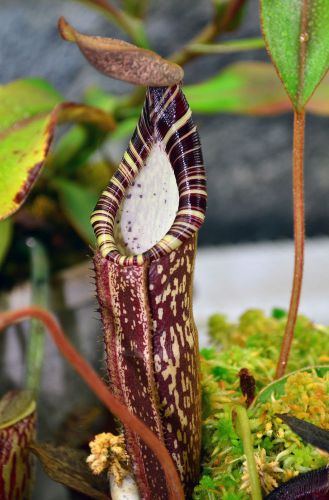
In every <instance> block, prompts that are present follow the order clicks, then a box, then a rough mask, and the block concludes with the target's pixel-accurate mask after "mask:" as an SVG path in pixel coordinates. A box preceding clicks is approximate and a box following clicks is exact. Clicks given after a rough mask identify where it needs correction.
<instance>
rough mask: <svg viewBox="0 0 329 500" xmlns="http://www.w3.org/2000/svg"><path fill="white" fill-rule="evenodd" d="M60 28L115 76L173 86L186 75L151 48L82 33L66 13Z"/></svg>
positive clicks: (94, 62) (97, 64)
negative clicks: (68, 18)
mask: <svg viewBox="0 0 329 500" xmlns="http://www.w3.org/2000/svg"><path fill="white" fill-rule="evenodd" d="M58 29H59V32H60V34H61V36H62V38H63V39H64V40H67V41H70V42H76V43H77V45H78V47H79V49H80V51H81V52H82V54H83V55H84V56H85V58H86V59H87V60H88V61H89V62H90V64H91V65H92V66H94V67H95V68H96V69H97V70H98V71H100V72H101V73H103V74H105V75H106V76H109V77H111V78H115V79H116V80H122V81H125V82H128V83H133V84H136V85H143V86H147V87H171V86H172V85H175V84H177V83H179V82H181V80H182V79H183V76H184V71H183V69H182V68H181V67H180V66H179V65H178V64H175V63H173V62H171V61H168V60H166V59H163V58H162V57H160V56H159V55H158V54H156V53H155V52H153V51H151V50H147V49H142V48H139V47H136V46H135V45H132V44H131V43H128V42H125V41H124V40H118V39H116V38H102V37H99V36H88V35H83V34H82V33H79V31H77V30H75V29H74V28H73V27H72V26H71V25H70V24H69V23H68V22H67V21H66V20H65V19H64V17H61V18H60V19H59V21H58Z"/></svg>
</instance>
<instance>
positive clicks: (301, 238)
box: [275, 109, 305, 378]
mask: <svg viewBox="0 0 329 500" xmlns="http://www.w3.org/2000/svg"><path fill="white" fill-rule="evenodd" d="M304 135H305V111H304V109H302V110H301V111H295V112H294V140H293V141H294V142H293V210H294V240H295V263H294V279H293V284H292V291H291V296H290V306H289V312H288V319H287V324H286V328H285V332H284V336H283V341H282V345H281V351H280V356H279V361H278V364H277V369H276V374H275V378H280V377H282V376H283V375H284V373H285V369H286V366H287V363H288V357H289V352H290V348H291V344H292V340H293V337H294V330H295V324H296V319H297V313H298V306H299V300H300V293H301V288H302V280H303V269H304V243H305V214H304V211H305V210H304Z"/></svg>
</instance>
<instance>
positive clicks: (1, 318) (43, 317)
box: [0, 306, 184, 500]
mask: <svg viewBox="0 0 329 500" xmlns="http://www.w3.org/2000/svg"><path fill="white" fill-rule="evenodd" d="M27 318H36V319H38V320H40V321H41V322H42V323H43V324H44V326H45V327H46V328H47V329H48V331H49V333H50V334H51V336H52V338H53V340H54V342H55V344H56V345H57V347H58V349H59V350H60V351H61V353H62V354H63V355H64V357H65V358H66V359H67V360H68V362H69V363H70V364H71V365H72V366H73V367H74V368H75V370H76V371H77V372H78V373H79V375H80V376H81V377H82V378H83V380H84V381H85V382H86V384H87V385H89V387H90V388H91V389H92V390H93V391H94V393H95V394H96V395H97V396H98V397H99V399H100V400H101V401H102V402H103V403H104V405H105V406H106V407H107V408H108V409H109V411H110V412H111V413H113V414H114V415H115V416H116V417H117V418H119V419H120V420H121V422H122V423H123V424H124V425H125V426H127V427H129V428H130V429H131V430H132V431H133V432H135V433H136V434H138V436H139V437H140V438H141V439H142V440H143V441H144V443H145V444H146V445H147V446H149V448H150V449H151V450H152V451H153V453H154V455H155V456H156V457H157V458H158V460H159V462H160V464H161V466H162V468H163V471H164V473H165V476H166V480H167V486H168V492H169V499H170V500H180V499H184V492H183V488H182V484H181V481H180V479H179V476H178V473H177V470H176V467H175V465H174V462H173V460H172V458H171V456H170V454H169V452H168V450H167V449H166V448H165V446H164V445H163V443H162V442H161V441H160V440H159V439H158V438H157V437H156V436H155V434H153V432H152V431H151V430H150V429H149V428H148V427H147V426H146V425H145V424H144V423H143V422H142V421H141V420H140V419H139V418H138V417H136V416H135V415H133V414H132V413H130V412H129V410H128V409H127V408H126V407H125V406H124V405H123V404H122V403H121V402H120V401H119V400H118V399H117V398H116V397H115V396H113V395H112V394H111V392H110V391H109V389H108V387H107V386H106V385H105V384H104V382H103V381H102V380H101V378H100V377H99V376H98V375H97V373H96V372H95V371H94V370H93V368H92V367H91V366H90V365H89V363H87V361H85V360H84V359H83V358H82V357H81V356H80V354H79V353H78V352H77V351H76V350H75V348H74V347H73V345H72V344H71V343H70V342H69V340H68V339H67V337H66V336H65V334H64V333H63V331H62V329H61V327H60V325H59V324H58V322H57V320H56V319H55V318H54V316H52V315H51V314H50V313H48V312H47V311H45V310H43V309H41V308H39V307H33V306H32V307H26V308H23V309H19V310H16V311H9V312H5V313H1V314H0V331H1V330H3V329H4V328H6V327H7V326H10V325H12V324H13V323H16V322H18V321H22V320H24V319H27Z"/></svg>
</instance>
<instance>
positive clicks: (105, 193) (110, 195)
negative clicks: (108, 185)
mask: <svg viewBox="0 0 329 500" xmlns="http://www.w3.org/2000/svg"><path fill="white" fill-rule="evenodd" d="M102 196H105V197H106V198H111V199H112V200H114V201H116V202H117V203H118V199H117V197H116V196H114V194H112V193H110V192H109V191H107V190H106V189H105V191H103V192H102Z"/></svg>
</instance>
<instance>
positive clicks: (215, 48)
mask: <svg viewBox="0 0 329 500" xmlns="http://www.w3.org/2000/svg"><path fill="white" fill-rule="evenodd" d="M264 47H265V43H264V40H263V39H262V38H246V39H243V40H233V41H230V42H223V43H214V44H210V43H207V44H206V43H196V44H190V45H189V46H188V50H189V51H190V52H192V53H193V54H228V53H231V52H244V51H247V50H255V49H263V48H264Z"/></svg>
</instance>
